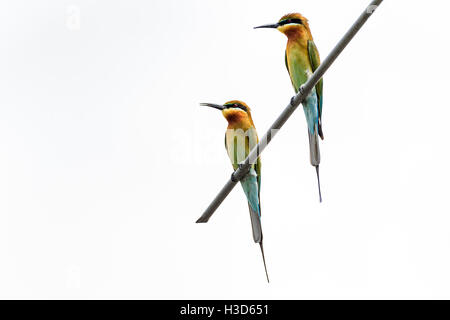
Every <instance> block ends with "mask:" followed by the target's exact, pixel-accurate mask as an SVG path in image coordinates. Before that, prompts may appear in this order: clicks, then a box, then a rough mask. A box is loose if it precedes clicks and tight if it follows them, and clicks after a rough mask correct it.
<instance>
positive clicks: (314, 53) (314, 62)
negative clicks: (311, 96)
mask: <svg viewBox="0 0 450 320" xmlns="http://www.w3.org/2000/svg"><path fill="white" fill-rule="evenodd" d="M308 55H309V62H310V63H311V67H312V71H313V72H314V71H316V69H317V68H318V67H319V65H320V56H319V51H318V50H317V47H316V45H315V44H314V41H313V40H309V41H308ZM316 93H317V100H318V102H319V135H320V137H321V138H322V139H323V133H322V102H323V79H320V80H319V82H318V83H317V84H316Z"/></svg>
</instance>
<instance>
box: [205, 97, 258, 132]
mask: <svg viewBox="0 0 450 320" xmlns="http://www.w3.org/2000/svg"><path fill="white" fill-rule="evenodd" d="M200 105H202V106H207V107H212V108H216V109H218V110H222V114H223V116H224V117H225V119H227V121H228V128H241V129H248V128H250V127H254V124H253V120H252V115H251V112H250V107H249V106H248V105H247V104H245V102H242V101H239V100H231V101H228V102H225V103H224V104H223V105H219V104H214V103H201V104H200Z"/></svg>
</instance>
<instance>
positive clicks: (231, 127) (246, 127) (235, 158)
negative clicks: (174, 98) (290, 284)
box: [201, 100, 269, 282]
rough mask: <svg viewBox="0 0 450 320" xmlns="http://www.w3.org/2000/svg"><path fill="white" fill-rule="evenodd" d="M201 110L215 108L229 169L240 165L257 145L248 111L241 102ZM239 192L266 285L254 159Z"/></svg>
mask: <svg viewBox="0 0 450 320" xmlns="http://www.w3.org/2000/svg"><path fill="white" fill-rule="evenodd" d="M201 105H202V106H208V107H212V108H216V109H219V110H221V111H222V114H223V116H224V117H225V119H226V120H227V121H228V127H227V131H226V133H225V149H226V150H227V153H228V156H229V157H230V160H231V163H232V165H233V169H234V170H236V169H237V168H238V167H239V163H241V162H242V161H244V160H245V159H246V158H247V156H248V155H249V153H250V151H251V150H252V149H253V147H255V146H256V145H257V144H258V135H257V133H256V128H255V125H254V124H253V120H252V116H251V113H250V108H249V107H248V106H247V105H246V104H245V103H244V102H242V101H238V100H232V101H229V102H226V103H225V104H223V105H218V104H213V103H201ZM241 185H242V188H243V189H244V193H245V195H246V196H247V201H248V208H249V211H250V220H251V224H252V229H253V240H254V241H255V242H256V243H259V246H260V248H261V254H262V258H263V262H264V270H265V272H266V277H267V282H269V275H268V273H267V267H266V259H265V257H264V249H263V234H262V228H261V201H260V190H261V161H260V159H259V158H258V159H257V160H256V163H253V164H251V167H250V171H249V172H248V174H247V175H246V176H245V177H244V178H243V179H242V180H241Z"/></svg>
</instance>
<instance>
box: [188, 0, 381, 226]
mask: <svg viewBox="0 0 450 320" xmlns="http://www.w3.org/2000/svg"><path fill="white" fill-rule="evenodd" d="M382 2H383V0H373V1H372V2H371V3H370V5H369V6H368V7H367V8H366V9H365V10H364V12H363V13H361V15H360V16H359V18H358V19H357V20H356V21H355V23H354V24H353V25H352V26H351V27H350V29H349V30H348V31H347V33H346V34H345V35H344V36H343V37H342V39H341V40H340V41H339V42H338V44H337V45H336V46H335V47H334V48H333V50H332V51H331V52H330V54H329V55H328V57H326V59H325V60H324V61H323V62H322V63H321V64H320V66H319V68H317V70H316V71H315V72H314V73H313V75H312V76H311V78H309V80H308V81H307V82H306V83H305V84H304V85H303V86H301V87H300V90H299V92H298V93H297V95H296V96H294V97H293V98H292V99H291V102H290V103H289V104H288V105H287V107H286V108H285V109H284V110H283V112H282V113H281V114H280V116H279V117H278V118H277V119H276V120H275V122H274V123H273V124H272V126H271V127H270V128H269V130H268V131H267V132H266V134H265V135H264V136H263V138H262V139H261V141H260V142H259V143H258V145H257V146H255V147H254V148H253V149H252V151H251V152H250V154H249V155H248V157H247V158H246V159H245V160H244V161H243V162H242V164H240V165H239V168H238V169H237V170H236V171H234V172H233V174H232V175H231V177H230V179H229V180H228V181H227V183H226V184H225V186H224V187H223V188H222V190H220V191H219V193H218V194H217V196H216V197H215V198H214V200H213V201H212V202H211V204H210V205H209V206H208V208H206V210H205V212H204V213H203V215H202V216H201V217H200V218H199V219H198V220H197V223H205V222H208V220H209V218H211V216H212V215H213V213H214V212H215V211H216V209H217V208H218V207H219V206H220V204H221V203H222V202H223V200H225V198H226V197H227V196H228V194H229V193H230V192H231V190H233V188H234V186H235V185H236V184H237V183H238V182H239V181H240V180H241V179H242V178H243V177H244V176H245V175H246V174H247V173H248V171H249V169H250V166H251V164H253V163H255V161H256V159H258V157H259V156H260V155H261V153H262V152H263V151H264V149H265V148H266V146H267V145H268V144H269V143H270V141H271V140H272V138H273V137H274V136H275V134H276V133H277V132H278V130H279V129H281V127H282V126H283V125H284V124H285V123H286V121H287V120H288V119H289V117H290V116H291V115H292V113H294V111H295V110H296V109H297V107H298V106H299V105H300V103H302V101H303V100H304V99H305V98H306V97H307V96H308V94H309V92H310V91H311V90H312V89H313V88H314V87H315V85H316V84H317V82H319V80H320V78H322V77H323V75H324V74H325V72H326V71H327V70H328V68H329V67H330V66H331V65H332V64H333V62H334V61H335V60H336V58H337V57H338V56H339V54H340V53H341V52H342V51H343V50H344V49H345V47H346V46H347V45H348V44H349V42H350V41H351V40H352V39H353V37H354V36H355V35H356V33H358V31H359V30H360V29H361V27H362V26H363V25H364V23H366V21H367V20H368V19H369V18H370V16H371V15H372V13H373V12H374V11H375V10H376V9H377V7H378V6H379V5H380V4H381V3H382Z"/></svg>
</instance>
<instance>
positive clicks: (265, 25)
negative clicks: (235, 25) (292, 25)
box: [253, 23, 279, 29]
mask: <svg viewBox="0 0 450 320" xmlns="http://www.w3.org/2000/svg"><path fill="white" fill-rule="evenodd" d="M278 27H279V24H278V23H275V24H264V25H262V26H259V27H254V28H253V29H260V28H273V29H276V28H278Z"/></svg>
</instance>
